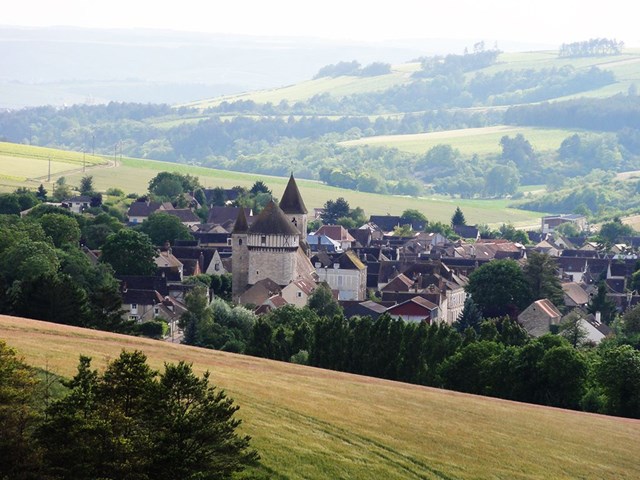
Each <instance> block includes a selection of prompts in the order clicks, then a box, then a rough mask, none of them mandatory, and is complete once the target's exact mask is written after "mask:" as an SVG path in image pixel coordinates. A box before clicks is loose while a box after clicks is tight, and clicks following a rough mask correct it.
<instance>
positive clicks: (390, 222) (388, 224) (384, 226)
mask: <svg viewBox="0 0 640 480" xmlns="http://www.w3.org/2000/svg"><path fill="white" fill-rule="evenodd" d="M369 222H370V223H373V224H375V225H377V226H378V227H380V229H381V230H382V231H383V232H386V233H388V232H393V230H394V229H395V228H396V227H402V226H404V225H410V226H411V229H412V230H415V231H417V232H420V231H422V230H424V229H425V227H426V224H425V223H424V222H421V221H419V220H414V221H408V220H405V219H403V218H402V217H400V216H398V215H371V216H370V217H369Z"/></svg>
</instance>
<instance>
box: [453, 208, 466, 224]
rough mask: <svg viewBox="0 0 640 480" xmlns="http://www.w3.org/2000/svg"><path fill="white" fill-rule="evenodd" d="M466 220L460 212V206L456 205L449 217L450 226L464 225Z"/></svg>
mask: <svg viewBox="0 0 640 480" xmlns="http://www.w3.org/2000/svg"><path fill="white" fill-rule="evenodd" d="M466 224H467V221H466V220H465V218H464V213H462V210H460V207H456V211H455V212H454V213H453V216H452V217H451V226H452V227H459V226H461V225H466Z"/></svg>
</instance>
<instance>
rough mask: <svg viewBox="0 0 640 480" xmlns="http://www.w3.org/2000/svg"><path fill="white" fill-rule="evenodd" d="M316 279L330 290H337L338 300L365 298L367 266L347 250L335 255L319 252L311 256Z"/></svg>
mask: <svg viewBox="0 0 640 480" xmlns="http://www.w3.org/2000/svg"><path fill="white" fill-rule="evenodd" d="M311 263H312V264H313V265H314V267H315V271H316V273H317V275H318V279H319V281H321V282H326V283H327V284H328V285H329V286H330V287H331V289H332V290H338V300H360V301H362V300H365V299H366V296H367V266H366V265H365V264H364V263H362V261H360V259H359V258H358V256H357V255H356V254H355V253H354V252H353V251H352V250H349V251H347V252H344V253H342V254H340V255H338V256H337V257H336V256H335V255H334V256H333V257H331V256H329V255H328V254H326V253H324V252H319V253H317V254H316V255H314V256H313V257H312V258H311Z"/></svg>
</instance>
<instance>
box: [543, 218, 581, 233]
mask: <svg viewBox="0 0 640 480" xmlns="http://www.w3.org/2000/svg"><path fill="white" fill-rule="evenodd" d="M563 223H573V224H574V225H575V226H576V227H577V228H578V231H580V232H582V231H584V230H586V228H587V217H585V216H584V215H577V214H571V215H548V216H546V217H542V233H550V232H554V231H555V229H556V228H557V227H559V226H560V225H562V224H563Z"/></svg>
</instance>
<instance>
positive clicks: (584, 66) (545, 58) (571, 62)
mask: <svg viewBox="0 0 640 480" xmlns="http://www.w3.org/2000/svg"><path fill="white" fill-rule="evenodd" d="M564 66H569V67H571V68H574V69H576V70H579V71H586V70H588V69H590V68H592V67H598V68H601V69H603V70H610V71H611V72H613V74H614V75H615V77H616V81H615V82H614V83H612V84H610V85H606V86H604V87H600V88H596V89H593V90H590V91H588V92H584V93H580V94H575V95H568V96H558V97H557V98H555V99H554V100H566V99H568V98H574V97H579V96H587V97H597V98H603V97H609V96H612V95H616V94H618V93H626V92H627V90H628V89H629V86H630V85H631V84H633V83H640V49H625V50H624V51H623V52H622V53H621V54H619V55H614V56H598V57H582V58H559V57H558V52H557V51H555V50H547V51H535V52H517V53H514V52H511V53H509V52H507V53H501V54H500V55H499V56H498V60H497V62H496V63H495V64H494V65H491V66H489V67H486V68H483V69H480V70H476V71H474V72H473V74H475V73H483V74H486V75H491V74H495V73H499V72H504V71H506V70H516V71H518V70H528V69H532V70H542V69H553V68H556V69H559V68H562V67H564ZM419 68H420V64H419V63H415V62H413V63H404V64H397V65H394V66H393V68H392V71H391V73H389V74H387V75H381V76H378V77H357V76H342V77H337V78H319V79H316V80H307V81H304V82H301V83H297V84H295V85H289V86H285V87H281V88H275V89H268V90H256V91H253V92H247V93H243V94H236V95H226V96H220V97H216V98H210V99H204V100H201V101H197V102H191V103H188V104H186V106H189V107H193V108H207V107H211V106H216V105H219V104H220V103H222V102H225V101H226V102H234V101H237V100H252V101H254V102H256V103H266V102H271V103H273V104H277V103H279V102H280V101H282V100H287V101H289V102H294V101H300V100H308V99H310V98H311V97H313V96H314V95H321V94H323V93H329V94H331V95H333V96H336V97H338V98H340V97H344V96H347V95H352V94H357V93H368V92H375V91H380V90H383V89H386V88H390V87H392V86H395V85H402V84H405V83H407V82H408V81H410V77H411V74H412V73H413V72H415V71H417V70H419ZM390 113H393V112H390Z"/></svg>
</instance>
